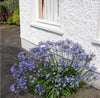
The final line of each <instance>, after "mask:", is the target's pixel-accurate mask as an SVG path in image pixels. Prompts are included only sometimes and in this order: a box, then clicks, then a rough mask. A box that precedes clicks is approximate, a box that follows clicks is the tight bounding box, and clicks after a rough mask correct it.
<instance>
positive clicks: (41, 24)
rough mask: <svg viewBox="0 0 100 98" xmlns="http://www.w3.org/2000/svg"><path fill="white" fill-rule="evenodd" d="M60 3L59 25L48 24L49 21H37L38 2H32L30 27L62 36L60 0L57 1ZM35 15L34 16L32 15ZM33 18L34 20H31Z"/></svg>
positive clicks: (36, 0) (35, 0)
mask: <svg viewBox="0 0 100 98" xmlns="http://www.w3.org/2000/svg"><path fill="white" fill-rule="evenodd" d="M59 2H60V10H59V12H60V14H59V16H60V19H59V24H58V23H54V22H50V21H46V20H43V19H39V0H33V3H32V4H31V6H32V9H33V11H32V17H31V19H32V21H31V24H30V25H31V26H32V27H36V28H39V29H42V30H46V31H49V32H54V33H57V34H61V35H62V34H63V30H62V24H61V22H62V0H59ZM34 14H35V15H34ZM33 18H34V20H33Z"/></svg>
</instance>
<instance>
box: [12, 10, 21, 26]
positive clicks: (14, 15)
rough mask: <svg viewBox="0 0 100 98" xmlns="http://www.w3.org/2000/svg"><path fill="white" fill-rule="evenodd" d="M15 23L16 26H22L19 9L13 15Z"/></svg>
mask: <svg viewBox="0 0 100 98" xmlns="http://www.w3.org/2000/svg"><path fill="white" fill-rule="evenodd" d="M13 23H15V24H16V25H20V15H19V8H18V9H16V10H15V11H14V13H13Z"/></svg>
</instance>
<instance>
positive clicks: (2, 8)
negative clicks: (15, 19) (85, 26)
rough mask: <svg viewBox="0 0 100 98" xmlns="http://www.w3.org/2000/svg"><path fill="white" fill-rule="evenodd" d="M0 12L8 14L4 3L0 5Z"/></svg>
mask: <svg viewBox="0 0 100 98" xmlns="http://www.w3.org/2000/svg"><path fill="white" fill-rule="evenodd" d="M0 12H1V13H4V14H8V12H7V9H6V7H5V6H4V5H1V6H0Z"/></svg>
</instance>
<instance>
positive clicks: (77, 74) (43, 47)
mask: <svg viewBox="0 0 100 98" xmlns="http://www.w3.org/2000/svg"><path fill="white" fill-rule="evenodd" d="M93 57H94V55H93V54H86V52H85V50H84V49H83V48H82V47H81V45H79V44H78V43H74V42H72V41H70V40H68V39H66V40H63V41H58V42H51V41H47V42H39V44H38V45H37V46H36V47H35V48H32V49H30V51H29V53H28V54H27V53H26V52H20V53H19V54H18V58H19V59H20V62H19V63H16V64H14V65H13V66H12V68H11V72H12V73H13V77H14V79H15V80H16V83H14V84H12V86H11V87H10V89H11V91H15V92H16V90H18V89H25V90H27V91H28V92H29V93H31V94H33V95H35V94H39V95H40V96H42V97H44V98H47V97H51V96H52V97H53V98H56V97H57V96H68V95H72V94H73V93H75V92H76V91H77V90H78V89H79V88H80V87H81V86H82V85H83V84H84V83H86V82H89V81H92V80H93V78H92V77H91V76H92V75H93V72H94V71H95V70H96V68H95V67H94V66H92V67H90V61H91V60H92V59H93Z"/></svg>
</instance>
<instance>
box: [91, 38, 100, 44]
mask: <svg viewBox="0 0 100 98" xmlns="http://www.w3.org/2000/svg"><path fill="white" fill-rule="evenodd" d="M92 42H93V43H94V44H98V45H100V39H93V41H92Z"/></svg>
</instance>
